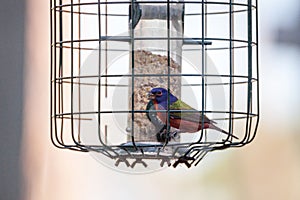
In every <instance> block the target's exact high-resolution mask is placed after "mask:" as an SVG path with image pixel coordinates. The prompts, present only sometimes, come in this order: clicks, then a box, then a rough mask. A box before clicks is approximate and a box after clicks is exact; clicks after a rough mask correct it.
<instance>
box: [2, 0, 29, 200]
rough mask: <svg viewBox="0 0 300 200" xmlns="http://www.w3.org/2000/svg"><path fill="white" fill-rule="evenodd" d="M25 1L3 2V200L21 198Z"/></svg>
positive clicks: (3, 0)
mask: <svg viewBox="0 0 300 200" xmlns="http://www.w3.org/2000/svg"><path fill="white" fill-rule="evenodd" d="M24 18H25V1H23V0H2V1H1V3H0V95H1V98H0V200H17V199H22V198H21V191H22V187H21V182H22V175H21V153H20V150H21V139H22V106H23V91H22V89H23V88H22V87H23V72H24V70H23V69H24V28H25V26H24Z"/></svg>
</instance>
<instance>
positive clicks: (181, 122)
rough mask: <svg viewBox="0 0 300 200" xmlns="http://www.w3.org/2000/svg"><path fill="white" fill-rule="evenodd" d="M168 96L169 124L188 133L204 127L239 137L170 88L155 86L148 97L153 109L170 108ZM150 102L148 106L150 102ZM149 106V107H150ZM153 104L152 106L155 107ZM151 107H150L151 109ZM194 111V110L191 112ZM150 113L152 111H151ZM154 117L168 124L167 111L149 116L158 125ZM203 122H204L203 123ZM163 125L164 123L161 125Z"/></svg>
mask: <svg viewBox="0 0 300 200" xmlns="http://www.w3.org/2000/svg"><path fill="white" fill-rule="evenodd" d="M168 98H169V105H170V107H169V109H170V112H169V113H170V117H169V124H170V126H171V127H174V128H176V129H179V131H180V132H187V133H195V132H197V131H199V130H201V129H202V128H203V129H207V128H209V129H214V130H217V131H219V132H221V133H224V134H227V135H230V136H232V137H234V138H236V139H238V137H236V136H234V135H232V134H230V133H228V132H226V131H224V130H223V129H221V128H219V127H217V126H216V125H215V124H216V122H215V121H213V120H210V119H209V118H208V117H206V116H205V115H203V114H202V113H201V112H200V111H198V110H196V109H194V108H192V107H191V106H189V105H188V104H186V103H185V102H183V101H181V100H180V99H178V98H177V97H175V96H174V95H173V94H171V93H169V92H168V90H166V89H165V88H153V89H152V90H151V91H150V92H149V93H148V99H149V100H150V102H151V104H153V106H154V109H153V110H157V111H159V110H168ZM150 102H149V103H148V106H149V104H150ZM148 106H147V107H148ZM153 106H152V107H153ZM149 108H150V107H148V109H149ZM189 111H192V112H189ZM149 113H150V112H149ZM153 117H155V118H158V119H159V120H160V121H161V123H163V124H167V113H166V112H155V116H152V119H151V117H150V118H149V116H148V118H149V119H150V121H152V123H153V124H154V125H155V126H156V124H155V123H157V122H156V121H157V120H154V121H155V122H153V119H154V118H153ZM202 123H203V124H202ZM160 126H161V127H162V125H160ZM164 128H166V127H164Z"/></svg>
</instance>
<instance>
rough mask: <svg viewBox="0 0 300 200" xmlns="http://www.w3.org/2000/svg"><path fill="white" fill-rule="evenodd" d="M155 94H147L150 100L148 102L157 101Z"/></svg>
mask: <svg viewBox="0 0 300 200" xmlns="http://www.w3.org/2000/svg"><path fill="white" fill-rule="evenodd" d="M155 97H156V96H155V94H153V93H152V92H149V93H148V94H147V98H148V100H153V99H155Z"/></svg>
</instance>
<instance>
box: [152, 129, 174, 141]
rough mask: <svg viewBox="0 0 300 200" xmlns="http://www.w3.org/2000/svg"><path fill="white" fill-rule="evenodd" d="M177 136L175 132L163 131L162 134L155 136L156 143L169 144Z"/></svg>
mask: <svg viewBox="0 0 300 200" xmlns="http://www.w3.org/2000/svg"><path fill="white" fill-rule="evenodd" d="M177 136H178V132H177V131H172V132H167V131H166V130H164V131H163V132H160V133H157V134H156V138H157V141H159V142H169V141H171V140H175V139H176V138H177Z"/></svg>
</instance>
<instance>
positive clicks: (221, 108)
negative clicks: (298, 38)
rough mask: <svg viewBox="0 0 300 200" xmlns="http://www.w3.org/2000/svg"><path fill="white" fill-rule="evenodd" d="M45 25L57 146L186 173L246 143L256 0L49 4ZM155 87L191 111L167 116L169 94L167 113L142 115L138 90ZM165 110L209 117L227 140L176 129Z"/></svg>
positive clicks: (62, 0)
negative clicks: (220, 152)
mask: <svg viewBox="0 0 300 200" xmlns="http://www.w3.org/2000/svg"><path fill="white" fill-rule="evenodd" d="M50 23H51V28H50V31H51V40H50V42H51V63H50V64H51V77H50V78H51V84H50V87H51V88H50V89H51V95H50V99H51V105H50V110H51V128H50V129H51V130H50V131H51V141H52V143H53V144H54V145H55V146H56V147H58V148H63V149H70V150H77V151H83V152H96V153H97V154H99V155H103V156H104V157H105V158H108V159H109V160H112V161H113V162H114V165H115V166H121V164H120V163H124V164H125V166H129V167H131V168H134V167H135V166H136V165H137V164H138V165H141V166H145V167H147V166H152V163H151V161H153V160H154V161H159V162H160V167H163V166H164V165H165V163H166V165H167V166H171V165H172V164H173V166H174V167H176V166H177V165H178V164H180V163H184V164H186V165H187V166H188V167H190V166H192V165H197V164H198V163H199V162H200V161H201V160H202V159H203V158H204V156H205V155H207V153H209V152H211V151H215V150H223V149H227V148H231V147H242V146H244V145H246V144H248V143H250V142H252V141H253V139H254V138H255V135H256V131H257V127H258V122H259V69H258V65H259V61H258V50H259V48H258V8H257V0H216V1H206V0H202V1H171V0H163V1H161V0H151V1H149V0H128V1H118V0H103V1H102V0H98V1H89V0H51V1H50ZM160 87H163V88H165V89H166V90H167V91H168V92H169V93H172V94H174V95H175V96H177V97H178V98H179V99H182V100H183V101H184V102H186V103H187V104H189V105H191V106H192V107H193V108H195V110H192V111H188V110H184V109H181V110H179V111H178V110H172V108H171V104H172V102H171V99H170V97H169V96H168V98H167V107H166V109H160V110H157V107H155V106H152V107H149V108H150V110H147V109H146V108H148V105H150V104H147V103H150V101H149V99H147V94H148V93H149V92H150V90H151V89H153V88H160ZM148 101H149V102H148ZM174 112H175V113H176V112H180V113H181V115H185V113H193V112H194V113H196V112H200V113H201V120H200V121H199V123H200V124H205V121H204V120H205V116H208V118H210V119H211V120H213V121H214V122H215V123H216V124H217V125H218V126H219V127H220V128H221V129H223V130H224V131H225V132H227V133H229V135H225V134H222V133H220V132H217V131H215V130H212V129H209V128H208V129H207V128H205V127H204V126H201V129H200V130H199V131H196V132H195V133H186V132H181V131H180V128H179V129H177V128H174V127H172V126H171V122H170V120H172V119H173V118H172V115H173V114H174ZM160 113H165V114H166V116H167V117H166V121H165V122H163V121H162V120H161V119H159V118H158V117H159V116H160V115H161V114H160ZM148 114H151V116H152V117H153V118H151V119H148V118H147V115H148ZM148 116H149V115H148ZM151 120H152V121H151ZM153 120H154V121H153ZM157 124H159V125H160V126H161V127H157ZM162 127H163V128H162ZM177 133H178V134H177ZM232 135H234V136H236V137H237V138H238V139H237V138H235V137H233V136H232Z"/></svg>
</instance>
